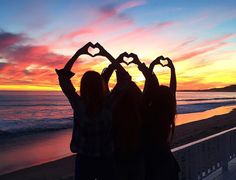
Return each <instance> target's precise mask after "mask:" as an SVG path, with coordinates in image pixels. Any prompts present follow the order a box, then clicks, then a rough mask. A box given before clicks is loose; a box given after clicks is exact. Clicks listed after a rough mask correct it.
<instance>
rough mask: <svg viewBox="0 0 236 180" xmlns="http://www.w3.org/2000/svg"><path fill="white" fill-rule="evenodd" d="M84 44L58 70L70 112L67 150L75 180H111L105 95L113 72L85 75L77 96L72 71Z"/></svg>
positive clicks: (109, 127) (108, 110)
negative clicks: (73, 162)
mask: <svg viewBox="0 0 236 180" xmlns="http://www.w3.org/2000/svg"><path fill="white" fill-rule="evenodd" d="M90 46H92V47H93V44H92V43H91V42H89V43H87V44H86V45H85V46H83V47H82V48H81V49H79V50H78V51H77V52H76V53H75V54H74V56H73V57H72V58H71V59H70V60H69V61H68V62H67V63H66V65H65V67H64V68H63V69H60V70H57V69H56V72H57V74H58V76H59V84H60V86H61V89H62V91H63V93H64V94H65V96H66V97H67V98H68V100H69V102H70V104H71V107H72V109H73V114H74V120H73V132H72V139H71V143H70V149H71V151H72V152H73V153H77V155H76V163H75V179H79V180H94V179H98V180H103V179H106V180H110V179H114V162H113V149H114V148H113V140H112V112H111V107H110V104H109V103H108V102H109V100H107V99H108V98H107V97H108V94H109V89H108V81H109V78H110V75H111V72H112V66H109V67H108V68H107V69H105V70H104V72H103V73H102V74H101V75H100V74H99V73H98V72H95V71H87V72H85V73H84V75H83V76H82V79H81V84H80V95H78V94H77V93H76V91H75V88H74V86H73V84H72V82H71V80H70V78H71V77H72V76H73V75H74V73H73V72H71V68H72V66H73V64H74V63H75V61H76V60H77V58H78V57H79V56H80V55H83V54H88V55H90V56H92V55H91V54H89V53H88V48H89V47H90Z"/></svg>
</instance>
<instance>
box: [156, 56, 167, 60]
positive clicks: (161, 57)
mask: <svg viewBox="0 0 236 180" xmlns="http://www.w3.org/2000/svg"><path fill="white" fill-rule="evenodd" d="M161 59H165V58H164V57H163V56H162V55H161V56H158V57H157V58H156V60H161Z"/></svg>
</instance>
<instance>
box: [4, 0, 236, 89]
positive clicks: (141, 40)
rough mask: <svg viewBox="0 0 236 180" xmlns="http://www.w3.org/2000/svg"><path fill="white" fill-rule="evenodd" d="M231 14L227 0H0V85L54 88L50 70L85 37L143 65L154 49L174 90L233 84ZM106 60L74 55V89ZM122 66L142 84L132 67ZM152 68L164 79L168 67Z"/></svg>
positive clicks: (235, 63)
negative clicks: (166, 60) (165, 60)
mask: <svg viewBox="0 0 236 180" xmlns="http://www.w3.org/2000/svg"><path fill="white" fill-rule="evenodd" d="M235 20H236V2H235V1H233V0H226V1H224V2H222V1H219V0H214V1H212V0H209V1H207V2H206V1H204V0H199V1H196V2H194V1H192V2H191V3H190V2H186V1H177V0H173V1H171V2H166V1H164V0H158V1H155V0H149V1H148V0H122V1H110V0H105V1H102V2H100V3H98V2H97V1H95V0H93V1H89V2H78V1H75V0H71V1H64V0H61V1H57V2H53V1H46V0H45V1H44V0H40V1H29V0H22V1H21V3H20V4H19V3H18V4H14V3H13V2H9V1H7V0H2V1H1V7H0V90H21V91H22V90H32V91H39V90H42V91H54V90H56V91H58V90H60V88H59V86H58V81H57V76H56V74H55V71H54V69H55V68H62V67H63V66H64V64H65V63H66V62H67V60H69V58H70V57H71V56H72V55H73V54H74V53H75V52H76V50H77V49H79V48H80V47H81V46H83V45H84V44H85V43H87V42H88V41H91V42H93V43H96V42H99V43H101V44H102V45H103V46H104V47H105V48H106V49H107V50H108V51H109V52H110V53H111V54H112V55H113V56H114V57H117V56H118V55H119V54H120V53H122V52H124V51H127V52H134V53H137V54H138V56H139V57H140V59H141V60H142V61H143V62H145V63H146V64H147V65H149V64H150V62H151V61H152V60H153V59H155V58H156V57H157V56H159V55H163V56H168V57H170V58H171V59H172V60H173V62H174V64H175V67H176V73H177V81H178V90H183V89H195V90H198V89H208V88H216V87H224V86H228V85H231V84H236V76H235V74H236V68H235V67H236V60H235V57H236V31H235V29H236V24H235ZM13 22H14V23H13ZM108 65H109V61H108V60H106V59H104V58H102V57H96V58H91V57H89V56H81V57H80V58H79V59H78V60H77V62H76V64H75V67H74V68H73V71H74V72H76V76H75V77H74V78H73V82H74V83H75V87H77V89H78V87H79V80H80V78H81V76H82V74H83V73H84V72H85V71H87V70H90V69H92V70H96V71H98V72H101V71H102V69H103V68H105V67H106V66H108ZM124 67H125V68H126V69H127V71H128V72H129V73H130V74H131V75H132V77H133V80H134V81H135V82H137V84H138V85H139V86H140V87H142V85H143V82H144V77H143V76H142V74H141V73H140V72H139V71H138V69H137V67H136V66H135V65H132V66H128V67H127V66H126V65H124ZM155 72H156V73H157V75H158V77H159V81H160V83H161V84H168V82H169V69H168V68H160V67H156V68H155ZM110 83H111V85H114V84H115V77H114V75H113V77H112V78H111V82H110Z"/></svg>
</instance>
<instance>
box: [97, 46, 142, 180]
mask: <svg viewBox="0 0 236 180" xmlns="http://www.w3.org/2000/svg"><path fill="white" fill-rule="evenodd" d="M97 47H98V48H99V49H100V53H99V54H100V55H103V56H105V57H107V59H109V60H110V61H111V62H112V64H115V69H116V76H117V84H116V86H115V87H114V88H113V90H112V91H111V95H110V96H111V102H112V121H113V127H112V131H113V140H114V148H115V149H114V150H115V171H116V179H118V180H132V179H133V180H142V179H143V178H144V173H143V169H144V168H143V160H142V158H141V127H142V121H141V113H140V108H141V106H140V105H141V102H142V92H141V91H140V89H139V88H138V86H137V85H136V84H135V83H134V82H132V81H131V76H130V75H129V74H128V72H127V71H125V69H124V68H123V67H122V66H121V65H120V63H121V62H123V57H124V56H127V55H128V54H127V53H126V52H125V53H122V54H120V55H119V57H118V58H117V59H114V58H113V57H112V56H111V55H110V54H109V53H108V52H107V51H106V50H105V49H104V48H103V47H102V46H101V45H99V44H98V45H97Z"/></svg>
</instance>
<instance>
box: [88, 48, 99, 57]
mask: <svg viewBox="0 0 236 180" xmlns="http://www.w3.org/2000/svg"><path fill="white" fill-rule="evenodd" d="M88 53H89V55H90V56H92V57H95V56H96V55H98V54H99V53H100V49H99V48H98V47H97V46H96V45H93V46H92V45H91V46H89V48H88Z"/></svg>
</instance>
